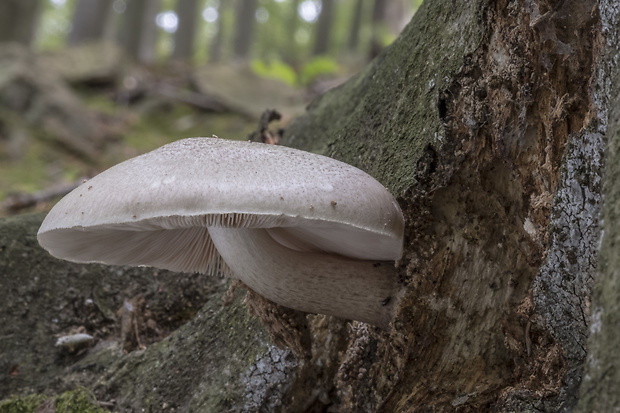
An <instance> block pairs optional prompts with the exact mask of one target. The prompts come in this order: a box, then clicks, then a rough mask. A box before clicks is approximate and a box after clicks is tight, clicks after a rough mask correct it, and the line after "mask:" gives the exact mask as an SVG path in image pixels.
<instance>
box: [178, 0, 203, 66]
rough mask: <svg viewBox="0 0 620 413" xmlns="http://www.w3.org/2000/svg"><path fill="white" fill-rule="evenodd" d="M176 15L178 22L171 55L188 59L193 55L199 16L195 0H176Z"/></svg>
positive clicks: (180, 58)
mask: <svg viewBox="0 0 620 413" xmlns="http://www.w3.org/2000/svg"><path fill="white" fill-rule="evenodd" d="M177 16H178V17H179V23H178V28H177V31H176V33H175V34H174V50H173V52H172V57H173V58H174V59H178V60H187V61H190V60H191V59H192V56H193V55H194V41H195V39H196V22H197V19H198V16H199V12H198V1H197V0H178V2H177Z"/></svg>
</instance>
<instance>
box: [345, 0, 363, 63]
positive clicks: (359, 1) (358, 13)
mask: <svg viewBox="0 0 620 413" xmlns="http://www.w3.org/2000/svg"><path fill="white" fill-rule="evenodd" d="M363 10H364V0H356V2H355V10H354V11H353V20H352V21H351V29H350V31H349V41H348V43H347V48H348V49H349V51H352V52H354V51H356V50H357V48H358V45H359V39H360V29H361V27H362V11H363Z"/></svg>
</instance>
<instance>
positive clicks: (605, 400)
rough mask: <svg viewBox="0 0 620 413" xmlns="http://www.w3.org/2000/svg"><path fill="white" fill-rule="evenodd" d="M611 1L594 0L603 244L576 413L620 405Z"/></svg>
mask: <svg viewBox="0 0 620 413" xmlns="http://www.w3.org/2000/svg"><path fill="white" fill-rule="evenodd" d="M615 9H616V6H615V5H614V3H613V2H609V1H602V2H600V3H599V14H600V16H601V26H602V28H603V29H602V30H603V34H604V40H603V42H604V43H603V44H604V46H603V50H602V53H601V54H600V56H599V58H598V61H597V63H598V66H599V68H600V73H601V74H600V75H599V80H598V82H597V83H596V84H595V85H596V90H595V93H597V95H598V96H599V99H600V103H599V108H600V111H601V112H602V115H601V117H603V118H605V117H606V113H605V112H606V111H609V115H608V123H607V125H604V126H606V127H607V130H606V136H607V147H606V153H605V174H604V176H605V182H604V185H603V192H604V194H605V204H604V207H603V214H602V215H603V216H602V234H601V236H602V243H601V251H600V261H599V267H598V275H597V280H596V283H595V287H594V289H593V293H592V304H591V307H590V311H589V314H590V317H589V318H590V326H589V333H590V337H589V340H588V342H587V358H586V365H585V367H584V370H585V371H584V375H583V382H582V384H581V389H580V390H581V391H580V395H581V398H580V400H579V405H578V408H577V409H576V411H577V412H583V413H587V412H611V411H614V410H617V409H618V406H620V394H619V393H618V389H619V388H620V353H618V343H619V342H620V331H619V330H618V324H619V322H620V320H619V316H618V315H619V314H620V311H619V310H620V299H619V297H620V281H619V279H618V270H619V269H620V256H619V255H618V241H619V237H620V225H619V222H620V217H619V215H618V212H619V211H620V208H619V207H620V197H619V195H620V187H619V186H618V182H619V181H618V179H619V177H620V109H619V105H620V99H619V98H618V96H619V93H620V72H619V71H618V66H617V63H616V62H617V59H618V56H619V55H620V28H619V27H618V24H617V21H618V17H619V16H618V12H617V11H615Z"/></svg>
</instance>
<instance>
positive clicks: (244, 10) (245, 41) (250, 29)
mask: <svg viewBox="0 0 620 413" xmlns="http://www.w3.org/2000/svg"><path fill="white" fill-rule="evenodd" d="M257 4H258V3H257V0H242V1H239V2H238V4H237V14H236V21H235V27H236V31H235V42H234V45H233V53H234V56H235V58H237V59H240V60H247V59H248V58H249V57H250V47H251V46H252V36H253V35H254V26H256V24H255V23H256V18H255V17H254V14H255V13H256V5H257Z"/></svg>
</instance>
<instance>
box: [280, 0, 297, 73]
mask: <svg viewBox="0 0 620 413" xmlns="http://www.w3.org/2000/svg"><path fill="white" fill-rule="evenodd" d="M299 2H300V0H292V1H291V4H290V5H289V13H290V15H289V16H288V19H287V21H286V35H287V40H286V54H285V55H284V61H285V62H287V63H288V64H290V65H291V66H293V67H297V66H298V65H299V63H300V62H299V56H300V50H299V46H298V45H297V40H295V35H296V34H297V29H298V28H299V12H298V10H299Z"/></svg>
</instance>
